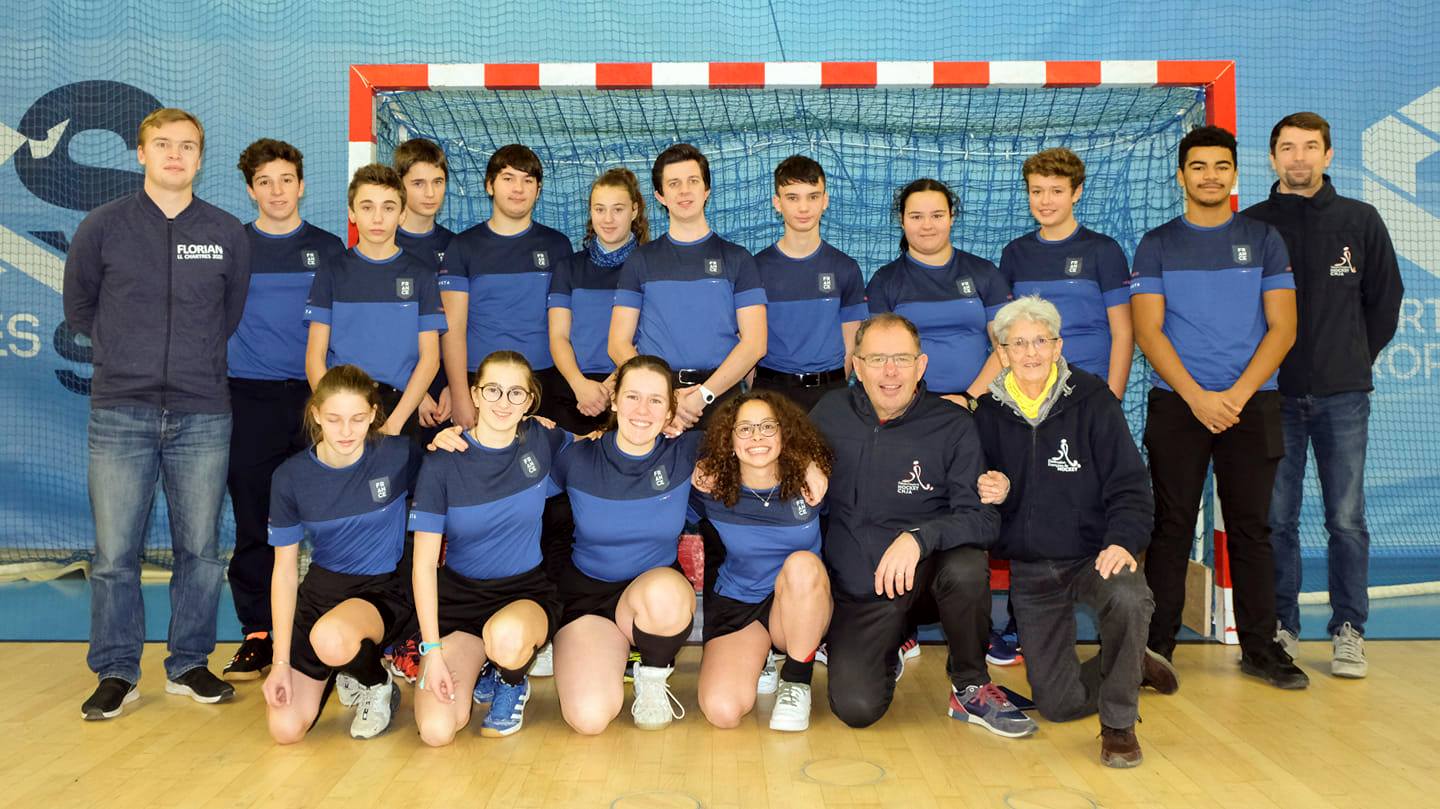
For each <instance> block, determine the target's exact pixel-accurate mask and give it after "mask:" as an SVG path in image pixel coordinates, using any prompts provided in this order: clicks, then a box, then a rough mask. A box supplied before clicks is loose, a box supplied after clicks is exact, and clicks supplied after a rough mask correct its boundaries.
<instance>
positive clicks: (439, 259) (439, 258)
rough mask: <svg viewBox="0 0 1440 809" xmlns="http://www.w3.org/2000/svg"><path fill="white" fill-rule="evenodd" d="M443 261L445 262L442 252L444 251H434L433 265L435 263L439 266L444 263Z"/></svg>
mask: <svg viewBox="0 0 1440 809" xmlns="http://www.w3.org/2000/svg"><path fill="white" fill-rule="evenodd" d="M444 260H445V251H444V250H436V251H435V263H436V264H439V263H440V262H442V261H444Z"/></svg>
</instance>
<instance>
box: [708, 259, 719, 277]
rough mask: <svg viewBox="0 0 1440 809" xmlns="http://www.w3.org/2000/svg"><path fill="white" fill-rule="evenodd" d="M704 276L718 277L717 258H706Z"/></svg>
mask: <svg viewBox="0 0 1440 809" xmlns="http://www.w3.org/2000/svg"><path fill="white" fill-rule="evenodd" d="M705 274H706V275H719V274H720V259H718V258H707V259H705Z"/></svg>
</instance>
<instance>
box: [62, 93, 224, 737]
mask: <svg viewBox="0 0 1440 809" xmlns="http://www.w3.org/2000/svg"><path fill="white" fill-rule="evenodd" d="M139 140H140V145H139V148H138V158H139V161H140V165H141V166H143V167H144V170H145V185H144V188H143V190H141V191H139V192H138V193H136V194H134V195H131V196H127V197H122V198H120V199H117V200H115V201H113V202H110V203H107V204H105V205H103V206H101V207H99V208H96V209H95V210H94V211H92V212H91V213H90V215H89V216H87V217H86V218H85V221H83V222H81V223H80V227H79V229H78V230H76V232H75V239H74V242H73V244H72V245H71V247H70V254H69V257H68V258H67V260H66V262H65V319H66V321H67V322H68V323H69V324H70V327H71V328H73V329H74V330H75V331H77V332H79V333H81V334H84V335H87V336H89V337H90V339H91V341H92V342H93V343H94V348H95V360H94V363H95V377H94V381H93V382H92V384H91V390H90V427H89V446H90V468H89V477H90V505H91V508H92V510H93V511H94V514H95V558H94V561H93V563H92V567H91V571H90V586H91V595H90V652H89V655H88V658H87V662H88V663H89V665H90V669H91V670H92V671H94V672H95V673H96V675H97V676H98V677H99V678H100V684H99V687H97V688H96V689H95V692H94V693H93V694H91V695H90V698H89V699H87V700H85V704H84V705H83V706H82V708H81V710H82V714H83V716H84V718H86V719H111V718H113V717H116V716H119V715H120V712H121V710H123V708H124V706H125V705H126V704H128V703H130V702H133V701H134V700H136V699H137V698H138V697H139V692H138V691H137V687H138V683H139V681H140V652H141V650H142V648H143V645H144V641H145V607H144V604H143V603H142V602H141V597H140V549H141V545H142V544H143V542H144V538H145V536H144V535H145V527H146V523H147V520H148V517H149V516H150V508H151V504H152V502H153V501H154V499H155V488H156V484H157V482H162V481H163V483H164V487H165V500H166V503H167V504H168V506H169V511H170V535H171V545H172V547H173V548H174V551H175V571H174V576H173V577H172V578H171V580H170V606H171V618H170V634H169V649H170V655H169V656H168V657H167V658H166V659H165V677H166V680H167V682H166V685H165V690H166V691H168V692H169V693H172V694H181V695H184V696H188V697H191V698H192V699H195V700H196V701H198V702H206V703H213V702H221V701H224V700H228V699H230V698H231V697H233V696H234V695H235V690H234V688H232V687H231V686H230V685H229V684H227V683H225V682H223V681H221V680H220V679H219V678H217V677H216V676H215V675H214V674H211V673H210V671H209V670H208V669H207V668H206V665H207V660H208V658H209V656H210V653H211V652H212V651H214V649H215V613H216V609H217V607H218V606H219V600H220V582H221V579H222V578H223V577H224V575H225V562H224V560H222V559H221V558H220V547H219V545H220V542H219V522H220V504H221V502H222V500H223V498H224V495H225V472H226V466H227V464H228V462H229V449H230V395H229V390H228V388H227V385H226V351H225V343H226V340H227V339H228V338H229V337H230V334H231V333H232V332H233V331H234V330H235V327H236V326H237V325H238V324H239V322H240V315H241V312H242V311H243V309H244V307H245V293H246V290H247V288H248V285H249V281H250V245H249V240H248V239H247V238H246V235H245V230H244V228H243V227H242V226H241V224H240V221H239V220H237V219H236V218H235V217H233V216H231V215H230V214H227V213H225V212H224V211H221V210H220V209H218V208H216V207H214V206H212V205H209V204H207V203H205V202H203V201H201V200H199V199H196V198H195V196H194V191H193V184H194V181H195V174H196V172H198V171H199V169H200V160H201V156H202V154H203V153H204V150H205V131H204V129H203V128H202V127H201V126H200V122H199V121H198V120H197V119H196V118H195V116H193V115H191V114H190V113H188V112H185V111H184V110H178V109H168V108H167V109H160V110H156V111H155V112H152V113H151V114H150V115H148V116H146V118H145V120H144V121H142V122H141V123H140V136H139Z"/></svg>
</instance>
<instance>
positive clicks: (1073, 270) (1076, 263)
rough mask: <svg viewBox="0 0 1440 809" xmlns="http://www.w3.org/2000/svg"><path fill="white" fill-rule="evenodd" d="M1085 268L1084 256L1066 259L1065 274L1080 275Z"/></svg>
mask: <svg viewBox="0 0 1440 809" xmlns="http://www.w3.org/2000/svg"><path fill="white" fill-rule="evenodd" d="M1084 267H1085V259H1084V257H1082V256H1071V257H1068V258H1066V259H1065V274H1066V275H1079V274H1080V270H1081V269H1083V268H1084Z"/></svg>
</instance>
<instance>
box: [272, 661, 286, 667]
mask: <svg viewBox="0 0 1440 809" xmlns="http://www.w3.org/2000/svg"><path fill="white" fill-rule="evenodd" d="M270 665H272V666H288V665H290V661H289V660H271V661H270Z"/></svg>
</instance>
